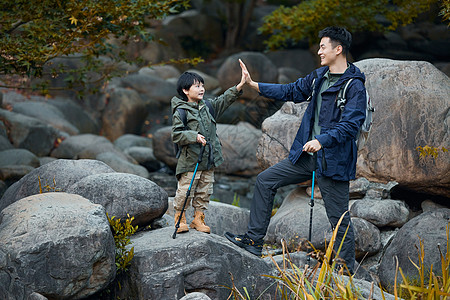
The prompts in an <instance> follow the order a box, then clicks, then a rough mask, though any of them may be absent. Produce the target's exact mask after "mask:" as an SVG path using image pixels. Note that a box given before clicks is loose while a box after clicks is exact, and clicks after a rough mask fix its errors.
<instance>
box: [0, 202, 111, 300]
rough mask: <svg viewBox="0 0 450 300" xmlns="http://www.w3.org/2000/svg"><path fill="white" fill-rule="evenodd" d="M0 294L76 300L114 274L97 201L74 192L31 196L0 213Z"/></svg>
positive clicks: (107, 235) (107, 231)
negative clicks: (38, 295)
mask: <svg viewBox="0 0 450 300" xmlns="http://www.w3.org/2000/svg"><path fill="white" fill-rule="evenodd" d="M0 220H1V223H0V239H1V240H2V241H3V242H2V243H1V244H0V295H6V296H7V297H6V298H2V299H26V297H27V295H26V293H24V294H22V295H20V294H19V295H18V294H16V291H18V290H22V291H23V290H25V291H26V290H29V291H33V292H37V293H39V294H41V295H42V296H44V297H47V298H50V299H69V298H70V299H81V298H83V297H86V296H89V295H91V294H94V293H96V292H98V291H100V290H102V289H103V288H105V287H106V286H107V285H108V284H109V283H110V282H111V281H112V280H113V279H114V277H115V273H116V266H115V261H114V260H115V245H114V239H113V236H112V234H111V230H110V228H109V223H108V220H107V218H106V215H105V210H104V209H103V207H102V206H101V205H96V204H93V203H91V202H90V201H88V200H87V199H84V198H82V197H80V196H78V195H71V194H66V193H45V194H39V195H33V196H30V197H27V198H24V199H21V200H20V201H17V202H16V203H14V204H12V205H10V206H8V207H7V208H5V209H3V210H2V212H1V213H0Z"/></svg>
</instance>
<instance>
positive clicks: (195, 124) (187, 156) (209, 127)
mask: <svg viewBox="0 0 450 300" xmlns="http://www.w3.org/2000/svg"><path fill="white" fill-rule="evenodd" d="M241 94H242V91H240V92H238V91H237V89H236V87H231V88H229V89H228V90H226V91H225V93H223V94H222V95H220V96H219V97H217V98H215V99H208V100H209V101H210V102H211V104H212V107H213V108H214V112H215V116H216V118H219V117H220V116H221V115H222V114H223V112H224V111H225V110H226V109H227V108H228V107H229V106H230V105H231V104H232V103H233V102H234V101H235V100H236V99H237V98H238V97H239V96H240V95H241ZM171 104H172V114H173V116H172V141H173V142H174V143H176V144H178V145H179V146H180V148H181V155H180V157H179V158H178V163H177V168H176V175H177V176H178V175H179V174H181V173H185V172H193V171H194V169H195V165H196V164H197V160H198V155H199V153H200V146H201V144H199V143H197V134H199V133H200V134H201V135H203V136H204V137H205V138H206V140H207V141H208V142H209V143H210V144H211V146H212V149H213V155H214V164H213V166H211V167H218V166H219V165H220V164H221V163H222V162H223V156H222V147H221V144H220V141H219V138H218V136H217V134H216V120H215V119H214V118H213V117H212V116H211V114H210V113H209V109H208V107H207V106H206V104H205V101H203V100H201V101H200V102H199V103H198V104H197V103H193V102H187V101H184V100H182V99H180V98H178V97H173V98H172V101H171ZM177 108H182V109H185V111H186V120H187V129H186V130H185V128H184V124H183V121H182V120H181V117H180V114H179V112H178V111H177ZM208 156H209V147H208V146H206V147H205V152H204V154H203V159H202V162H201V163H200V164H199V166H198V169H197V170H198V171H203V170H206V169H207V165H208Z"/></svg>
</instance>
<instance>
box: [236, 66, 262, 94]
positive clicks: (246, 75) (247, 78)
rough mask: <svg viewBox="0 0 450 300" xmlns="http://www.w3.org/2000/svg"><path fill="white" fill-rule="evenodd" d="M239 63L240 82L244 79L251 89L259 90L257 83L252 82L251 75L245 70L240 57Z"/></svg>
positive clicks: (245, 67)
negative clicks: (240, 71)
mask: <svg viewBox="0 0 450 300" xmlns="http://www.w3.org/2000/svg"><path fill="white" fill-rule="evenodd" d="M239 64H240V65H241V70H242V78H241V82H242V80H244V82H245V83H247V84H248V85H249V86H250V87H252V88H253V89H255V90H257V91H258V92H259V86H258V83H257V82H254V81H253V80H252V77H251V76H250V73H249V72H248V70H247V66H246V65H245V64H244V62H243V61H242V60H241V59H239Z"/></svg>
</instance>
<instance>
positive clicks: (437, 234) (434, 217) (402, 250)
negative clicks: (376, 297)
mask: <svg viewBox="0 0 450 300" xmlns="http://www.w3.org/2000/svg"><path fill="white" fill-rule="evenodd" d="M449 220H450V209H448V208H441V209H437V210H434V211H429V212H425V213H423V214H421V215H419V216H417V217H415V218H413V219H411V220H410V221H409V222H408V223H406V224H405V225H404V226H403V227H402V228H400V229H399V231H398V233H397V234H396V236H395V237H394V239H393V240H392V242H391V243H390V244H389V246H388V247H387V249H386V252H385V254H384V256H383V258H382V259H381V262H380V266H379V269H378V276H379V277H380V282H381V283H382V285H383V287H392V286H393V285H394V280H395V267H394V266H395V265H396V260H397V259H398V265H399V267H400V268H401V269H402V271H403V274H404V275H405V276H406V278H408V279H409V280H410V281H411V280H414V279H418V278H419V277H418V271H417V269H416V267H415V266H414V265H413V264H412V262H414V263H415V264H416V265H418V266H419V265H420V264H419V255H418V249H420V245H423V251H424V265H425V268H426V269H425V274H428V273H427V270H428V271H429V270H430V266H431V265H433V272H434V274H436V276H442V271H443V270H442V268H441V258H440V251H443V254H444V255H445V249H446V245H447V242H448V241H447V236H446V232H447V230H448V228H447V227H448V226H449ZM416 247H418V249H416ZM439 248H440V250H439ZM397 280H398V281H397V283H398V284H400V283H401V282H403V280H402V277H401V276H400V274H398V277H397ZM427 282H428V281H427Z"/></svg>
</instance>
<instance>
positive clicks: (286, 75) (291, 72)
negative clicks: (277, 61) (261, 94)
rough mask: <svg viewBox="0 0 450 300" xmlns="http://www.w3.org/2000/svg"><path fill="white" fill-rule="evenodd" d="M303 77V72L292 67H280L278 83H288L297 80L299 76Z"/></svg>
mask: <svg viewBox="0 0 450 300" xmlns="http://www.w3.org/2000/svg"><path fill="white" fill-rule="evenodd" d="M300 77H303V76H302V73H301V72H300V71H299V70H297V69H294V68H292V67H282V68H278V81H277V82H278V83H281V84H286V83H291V82H294V81H296V80H297V79H298V78H300Z"/></svg>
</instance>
